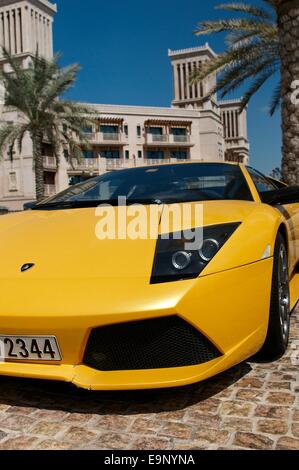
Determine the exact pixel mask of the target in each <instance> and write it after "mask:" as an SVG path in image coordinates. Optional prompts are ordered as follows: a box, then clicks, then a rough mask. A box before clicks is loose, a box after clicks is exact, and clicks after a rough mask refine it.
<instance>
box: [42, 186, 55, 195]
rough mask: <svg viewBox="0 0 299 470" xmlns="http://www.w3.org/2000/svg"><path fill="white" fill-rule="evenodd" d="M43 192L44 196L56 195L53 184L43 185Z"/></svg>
mask: <svg viewBox="0 0 299 470" xmlns="http://www.w3.org/2000/svg"><path fill="white" fill-rule="evenodd" d="M44 192H45V196H47V197H48V196H54V194H56V186H55V184H45V185H44Z"/></svg>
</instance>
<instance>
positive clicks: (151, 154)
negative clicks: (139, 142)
mask: <svg viewBox="0 0 299 470" xmlns="http://www.w3.org/2000/svg"><path fill="white" fill-rule="evenodd" d="M146 156H147V158H148V159H155V160H162V159H163V158H164V152H163V150H148V151H147V154H146Z"/></svg>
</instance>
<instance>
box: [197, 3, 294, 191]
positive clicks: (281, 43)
mask: <svg viewBox="0 0 299 470" xmlns="http://www.w3.org/2000/svg"><path fill="white" fill-rule="evenodd" d="M262 2H263V3H264V4H265V5H264V7H263V6H261V7H257V6H255V5H253V4H250V3H227V4H221V5H219V6H218V7H216V8H220V9H223V10H227V11H232V12H238V13H242V15H241V17H239V18H231V19H220V20H217V21H203V22H201V23H199V25H198V27H197V29H196V31H195V34H196V35H202V34H211V33H219V32H226V33H228V34H227V49H226V50H225V51H224V52H223V53H222V54H220V55H219V56H218V57H216V58H215V59H213V60H211V61H210V62H207V63H205V64H204V65H203V66H202V68H201V69H198V70H196V71H195V73H194V75H193V77H192V82H197V81H201V80H203V79H205V78H206V77H207V76H208V75H210V74H211V73H215V72H219V71H220V78H219V80H218V82H217V85H216V87H215V88H214V89H212V90H210V92H209V94H210V95H211V94H214V93H216V92H220V94H221V97H224V96H226V95H227V94H229V93H231V92H233V91H235V90H236V89H237V88H239V87H240V86H241V85H244V84H245V83H246V82H249V86H248V88H247V90H246V92H245V94H244V96H243V99H242V109H244V107H246V105H247V104H248V102H249V101H250V99H251V97H252V96H253V95H254V94H255V93H256V92H257V91H258V90H259V89H260V88H261V87H262V86H263V85H264V84H265V83H266V82H267V80H269V79H270V77H272V76H275V75H277V77H278V84H277V87H276V89H275V90H274V93H273V98H272V101H271V104H270V107H269V111H270V114H271V115H272V114H273V113H274V112H275V110H276V109H277V108H278V107H279V105H280V104H281V110H282V131H283V147H282V153H283V158H282V176H283V178H284V180H285V181H286V182H288V183H290V184H294V183H299V160H298V159H297V154H298V152H299V112H298V111H299V110H298V107H297V106H296V104H295V103H294V100H293V99H292V97H293V94H294V89H293V86H294V85H293V84H294V83H296V82H295V80H296V79H299V0H262Z"/></svg>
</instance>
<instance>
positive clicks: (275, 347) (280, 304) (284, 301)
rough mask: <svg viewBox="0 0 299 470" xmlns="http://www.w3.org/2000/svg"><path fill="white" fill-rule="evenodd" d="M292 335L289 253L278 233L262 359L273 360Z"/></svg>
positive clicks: (279, 355)
mask: <svg viewBox="0 0 299 470" xmlns="http://www.w3.org/2000/svg"><path fill="white" fill-rule="evenodd" d="M289 335H290V285H289V267H288V253H287V249H286V243H285V241H284V238H283V236H282V235H281V234H280V233H278V235H277V239H276V242H275V249H274V265H273V276H272V290H271V304H270V315H269V325H268V332H267V337H266V341H265V343H264V345H263V347H262V349H261V351H260V352H259V354H258V356H259V358H261V359H264V360H269V361H273V360H275V359H278V358H279V357H281V356H282V355H283V354H284V353H285V352H286V350H287V347H288V343H289Z"/></svg>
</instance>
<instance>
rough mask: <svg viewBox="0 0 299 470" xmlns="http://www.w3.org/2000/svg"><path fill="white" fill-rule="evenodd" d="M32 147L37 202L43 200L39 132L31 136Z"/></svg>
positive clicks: (40, 137)
mask: <svg viewBox="0 0 299 470" xmlns="http://www.w3.org/2000/svg"><path fill="white" fill-rule="evenodd" d="M31 139H32V145H33V162H34V172H35V192H36V200H37V202H40V201H42V200H43V199H45V184H44V161H43V156H42V134H41V133H40V132H36V133H32V134H31Z"/></svg>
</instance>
